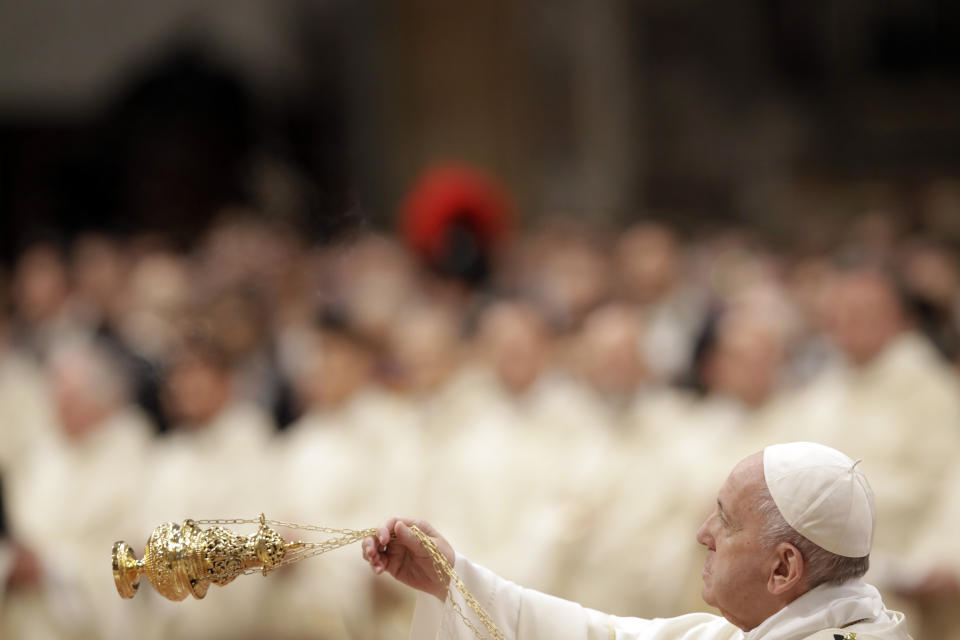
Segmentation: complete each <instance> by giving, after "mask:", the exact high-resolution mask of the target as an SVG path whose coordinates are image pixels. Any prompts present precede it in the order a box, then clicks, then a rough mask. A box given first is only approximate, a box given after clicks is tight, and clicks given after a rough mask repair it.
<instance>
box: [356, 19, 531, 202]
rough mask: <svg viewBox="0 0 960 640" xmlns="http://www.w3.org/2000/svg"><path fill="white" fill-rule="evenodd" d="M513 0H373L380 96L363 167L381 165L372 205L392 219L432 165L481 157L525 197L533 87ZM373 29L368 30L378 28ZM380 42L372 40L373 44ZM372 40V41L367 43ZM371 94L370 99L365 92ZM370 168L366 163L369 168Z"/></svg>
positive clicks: (374, 87)
mask: <svg viewBox="0 0 960 640" xmlns="http://www.w3.org/2000/svg"><path fill="white" fill-rule="evenodd" d="M517 6H518V3H516V2H514V1H513V0H485V1H483V2H448V1H446V0H408V1H406V2H403V3H397V2H390V1H389V0H374V1H373V3H372V10H371V11H370V12H369V14H368V16H367V18H369V19H370V20H372V21H373V22H374V23H375V26H374V27H373V29H372V31H373V33H372V34H371V36H372V37H371V38H370V39H368V41H367V42H366V43H365V44H369V45H370V46H373V47H375V51H376V53H375V55H373V56H369V55H368V56H367V59H368V61H369V62H368V64H369V65H370V66H369V67H368V68H367V72H369V73H373V74H376V79H375V80H374V82H373V83H370V84H368V85H367V87H366V91H367V92H368V93H366V99H367V100H373V101H374V105H372V108H369V107H370V106H371V105H367V106H368V110H367V114H368V116H369V117H371V118H372V119H373V121H372V122H369V123H367V124H368V125H370V126H373V127H374V129H375V130H376V131H377V132H378V135H377V136H376V139H373V138H371V137H369V136H365V138H366V139H365V141H364V142H362V148H361V149H360V153H361V154H362V155H363V156H364V157H363V158H362V159H361V163H362V164H367V163H372V164H373V166H375V167H377V170H376V173H377V174H379V175H377V176H376V178H375V179H376V182H377V183H378V185H377V187H378V190H379V191H380V192H381V193H380V194H379V195H378V196H376V199H377V200H378V202H375V203H374V204H375V205H377V207H378V208H381V209H387V210H385V211H383V212H382V213H385V214H387V215H390V216H392V214H393V208H394V207H395V206H396V205H397V203H398V201H399V199H400V198H401V197H402V195H403V193H404V192H405V191H406V189H407V188H408V187H409V185H410V184H411V183H412V181H413V180H414V179H415V178H416V177H417V174H418V173H419V172H420V171H421V170H422V169H423V168H424V167H426V166H428V165H429V164H430V163H433V162H437V161H443V160H451V159H452V160H461V161H466V162H470V163H474V164H476V165H478V166H480V167H482V168H484V169H487V170H488V171H490V172H492V173H493V174H495V175H496V176H497V177H499V178H500V179H501V180H503V181H504V182H505V183H506V185H507V186H508V188H509V189H510V190H511V192H512V193H514V195H515V197H516V199H517V200H518V202H521V203H522V202H525V201H526V200H527V198H528V196H527V180H526V179H525V177H524V172H525V167H526V165H527V164H528V163H527V162H526V161H525V160H526V158H525V149H526V148H527V147H528V144H527V131H526V125H525V122H526V118H527V112H528V108H527V107H528V103H527V101H528V97H529V93H530V92H529V90H528V83H527V81H526V78H525V60H524V59H523V57H522V56H521V55H519V53H518V44H519V42H520V39H521V38H522V37H523V33H522V29H520V28H519V25H518V22H517V19H516V8H517ZM368 29H369V27H366V28H365V29H364V30H365V31H367V33H370V31H369V30H368ZM370 40H372V42H371V41H370ZM360 46H364V45H360ZM361 99H363V98H361ZM362 173H364V170H363V167H361V174H362Z"/></svg>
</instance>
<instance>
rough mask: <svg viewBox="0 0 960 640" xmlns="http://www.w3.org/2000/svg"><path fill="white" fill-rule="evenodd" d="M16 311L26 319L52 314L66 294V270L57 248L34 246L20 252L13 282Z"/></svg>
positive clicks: (41, 319)
mask: <svg viewBox="0 0 960 640" xmlns="http://www.w3.org/2000/svg"><path fill="white" fill-rule="evenodd" d="M13 285H14V286H13V289H14V294H15V296H16V299H15V302H16V306H17V311H18V312H19V313H20V315H21V316H22V317H23V319H24V320H26V321H28V322H43V321H45V320H48V319H49V318H50V317H51V316H54V315H56V313H57V312H58V311H59V310H60V307H61V305H62V304H63V302H64V300H65V299H66V296H67V287H68V284H67V273H66V270H65V268H64V266H63V262H62V260H61V259H60V256H59V255H58V254H57V252H56V251H55V250H54V249H52V248H50V247H45V246H40V247H34V248H32V249H30V250H28V251H27V252H26V253H24V254H23V256H21V258H20V260H19V262H18V263H17V269H16V273H15V274H14V283H13Z"/></svg>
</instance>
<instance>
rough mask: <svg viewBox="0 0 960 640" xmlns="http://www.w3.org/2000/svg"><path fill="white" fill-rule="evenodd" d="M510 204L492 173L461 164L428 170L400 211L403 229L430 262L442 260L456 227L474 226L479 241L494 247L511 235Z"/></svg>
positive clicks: (405, 234)
mask: <svg viewBox="0 0 960 640" xmlns="http://www.w3.org/2000/svg"><path fill="white" fill-rule="evenodd" d="M509 218H510V204H509V202H508V200H507V197H506V195H505V194H504V192H503V190H502V189H501V187H500V186H499V185H498V184H497V183H496V181H495V180H494V179H493V178H492V177H490V176H489V175H487V174H485V173H483V172H482V171H479V170H477V169H474V168H472V167H467V166H464V165H458V164H444V165H439V166H434V167H431V168H430V169H428V170H426V171H425V172H424V173H423V174H422V175H421V176H420V178H419V179H418V180H417V182H416V183H415V185H414V187H413V189H411V190H410V192H409V194H408V195H407V197H406V199H405V200H404V202H403V205H402V207H401V209H400V226H401V233H402V234H403V237H404V238H405V239H406V241H407V242H408V243H409V244H410V246H411V247H413V249H414V250H415V251H416V252H417V253H419V254H420V255H422V256H424V257H425V258H427V259H428V260H430V261H435V260H438V259H440V257H441V256H442V254H443V252H444V242H445V240H446V235H447V231H448V230H449V229H450V227H451V225H453V224H456V223H460V224H467V225H469V226H470V227H471V228H472V229H473V231H474V232H475V233H476V235H477V240H478V242H479V244H480V245H481V246H483V247H486V248H489V247H491V246H493V245H494V244H496V243H497V242H498V241H499V240H500V238H501V237H502V236H503V235H504V234H505V233H506V231H507V227H508V221H509Z"/></svg>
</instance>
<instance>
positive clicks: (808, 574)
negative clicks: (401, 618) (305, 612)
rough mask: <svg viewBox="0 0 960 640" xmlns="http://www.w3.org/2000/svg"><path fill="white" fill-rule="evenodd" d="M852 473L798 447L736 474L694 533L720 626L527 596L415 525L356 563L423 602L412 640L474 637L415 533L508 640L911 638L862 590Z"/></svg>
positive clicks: (386, 528) (783, 448)
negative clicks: (410, 591)
mask: <svg viewBox="0 0 960 640" xmlns="http://www.w3.org/2000/svg"><path fill="white" fill-rule="evenodd" d="M858 464H859V461H856V462H855V461H853V460H852V459H850V458H848V457H847V456H846V455H844V454H843V453H841V452H839V451H837V450H835V449H831V448H829V447H826V446H823V445H820V444H815V443H808V442H795V443H790V444H779V445H773V446H769V447H767V448H766V449H764V450H763V451H761V452H758V453H755V454H753V455H751V456H749V457H747V458H745V459H744V460H742V461H741V462H740V463H739V464H738V465H737V466H736V467H734V469H733V471H732V472H731V473H730V475H729V476H728V477H727V479H726V481H725V482H724V483H723V486H721V487H720V491H719V493H718V496H717V504H716V508H715V509H714V511H713V513H711V515H710V516H709V517H708V518H707V519H706V521H705V522H704V523H703V524H702V525H701V526H700V529H699V531H698V532H697V541H698V542H700V544H702V545H703V546H704V547H706V549H707V554H706V561H705V563H704V569H703V589H702V595H703V599H704V601H705V602H706V603H707V604H709V605H711V606H714V607H716V608H717V609H719V610H720V612H721V613H722V614H723V617H719V616H715V615H711V614H707V613H693V614H688V615H684V616H680V617H677V618H658V619H652V620H646V619H641V618H624V617H617V616H612V615H607V614H603V613H600V612H599V611H595V610H592V609H588V608H585V607H583V606H581V605H579V604H576V603H574V602H568V601H565V600H561V599H559V598H555V597H552V596H548V595H545V594H542V593H538V592H536V591H532V590H529V589H524V588H522V587H520V586H517V585H515V584H513V583H511V582H508V581H506V580H504V579H502V578H500V577H498V576H496V575H494V574H493V573H491V572H490V571H488V570H487V569H484V568H483V567H480V566H478V565H476V564H474V563H472V562H470V561H469V560H467V559H466V558H464V557H463V556H462V555H458V554H456V553H455V552H454V550H453V548H452V547H451V546H450V544H449V543H448V542H447V541H446V540H445V539H444V538H443V537H442V536H441V535H440V534H439V533H438V532H437V531H436V530H435V529H434V528H433V527H431V526H430V525H429V524H428V523H426V522H422V521H418V520H410V519H402V518H390V519H388V520H387V521H386V522H385V523H384V524H383V525H382V526H381V527H379V528H378V532H377V535H376V537H370V538H367V539H365V540H364V542H363V555H364V558H365V559H366V560H367V561H368V562H369V563H370V566H371V568H372V569H373V571H374V572H375V573H378V574H379V573H383V572H384V571H386V572H387V573H389V574H391V575H392V576H393V577H394V578H396V579H397V580H399V581H400V582H402V583H404V584H406V585H408V586H411V587H413V588H415V589H418V590H420V591H422V592H423V594H425V595H421V596H419V597H418V600H417V609H416V611H415V613H414V619H413V624H412V629H411V636H410V637H411V638H412V639H414V640H427V639H434V638H469V637H472V633H473V632H472V631H471V630H470V629H469V628H468V627H467V626H466V625H465V624H464V623H463V622H462V621H461V620H460V619H459V618H458V617H457V613H456V607H455V605H458V607H459V609H461V610H462V611H464V612H465V613H466V615H467V616H468V617H472V614H471V611H470V609H469V608H468V606H467V605H466V604H465V603H464V602H463V601H462V599H461V598H460V596H459V594H457V593H456V592H455V590H454V589H448V585H447V583H446V581H445V580H442V579H441V578H440V577H439V576H438V574H437V572H436V571H435V569H434V566H433V561H432V559H431V557H430V555H429V554H428V552H427V551H426V550H425V549H424V546H423V545H422V543H421V542H420V541H419V539H418V538H417V537H416V535H415V534H414V533H413V531H412V530H411V528H410V527H411V526H413V525H416V526H417V527H418V528H420V530H421V531H423V532H424V533H425V534H426V535H427V536H429V537H430V538H432V539H433V541H434V542H435V544H436V545H437V548H438V549H439V550H440V552H441V553H442V554H443V556H444V557H445V558H446V560H447V561H448V562H449V563H450V564H451V565H452V566H454V569H455V570H456V572H457V573H458V574H459V576H460V578H461V579H462V580H463V582H464V584H465V585H466V587H467V589H468V590H469V592H470V593H471V594H472V595H473V596H474V597H475V598H476V599H477V601H478V602H479V604H480V605H481V606H482V607H483V608H484V609H485V610H486V611H487V613H488V614H489V615H490V616H491V618H492V619H493V621H494V622H495V624H496V625H497V627H498V628H499V629H500V630H501V631H503V632H504V634H505V637H506V638H515V639H516V640H541V639H542V640H565V639H570V640H573V639H584V640H586V639H590V640H593V639H607V638H610V639H620V640H623V639H627V638H630V639H637V640H640V639H651V640H661V639H662V640H667V639H684V640H694V639H696V640H708V639H710V640H713V639H717V640H720V639H722V640H801V639H825V640H866V639H870V638H878V639H879V638H882V639H909V638H910V636H909V635H908V633H907V631H906V625H905V622H904V617H903V614H901V613H898V612H895V611H890V610H888V609H887V608H886V607H884V604H883V601H882V599H881V597H880V594H879V592H878V591H877V590H876V589H875V588H874V587H872V586H870V585H868V584H865V583H864V582H863V581H861V580H860V578H861V576H863V574H864V573H866V571H867V568H868V567H869V555H870V546H871V544H872V542H873V530H874V522H875V506H874V498H873V492H872V490H871V489H870V485H869V484H868V483H867V479H866V477H865V476H864V474H863V472H862V471H861V470H860V468H859V466H858ZM629 552H630V537H629V532H624V553H629ZM475 624H476V622H475ZM477 626H478V627H479V624H478V625H477Z"/></svg>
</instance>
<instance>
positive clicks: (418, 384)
mask: <svg viewBox="0 0 960 640" xmlns="http://www.w3.org/2000/svg"><path fill="white" fill-rule="evenodd" d="M457 340H458V336H457V330H456V323H455V321H454V318H453V317H452V316H451V315H450V314H449V313H448V312H447V311H445V310H442V309H439V308H423V309H417V310H415V311H412V312H410V313H407V314H405V315H404V316H403V317H402V318H401V319H400V320H399V321H398V322H397V323H396V325H395V327H394V328H393V333H392V334H391V336H390V358H391V360H392V366H393V368H394V371H393V372H392V374H393V378H392V380H391V383H392V384H393V385H394V386H395V387H397V388H398V389H400V390H401V391H405V392H409V393H414V394H419V393H429V392H431V391H435V390H437V389H438V388H440V387H441V386H443V384H444V383H445V382H446V381H447V379H448V378H449V377H450V375H451V374H452V372H453V371H454V368H455V367H456V364H457V359H458V352H457V347H458V342H457Z"/></svg>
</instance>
